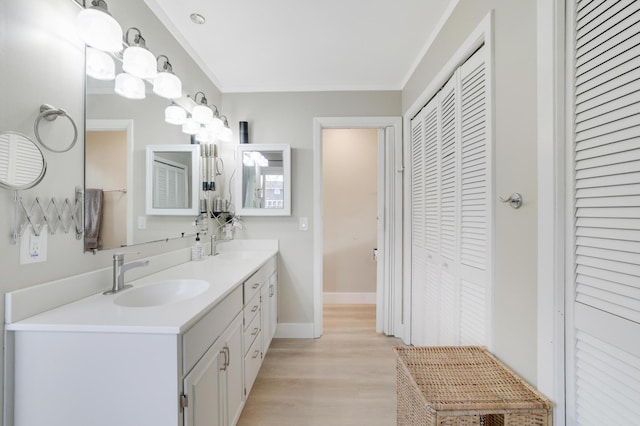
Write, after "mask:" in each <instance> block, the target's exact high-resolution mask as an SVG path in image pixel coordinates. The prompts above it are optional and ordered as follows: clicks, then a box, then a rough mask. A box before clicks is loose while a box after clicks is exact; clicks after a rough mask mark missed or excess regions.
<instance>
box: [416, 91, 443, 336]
mask: <svg viewBox="0 0 640 426" xmlns="http://www.w3.org/2000/svg"><path fill="white" fill-rule="evenodd" d="M411 136H412V140H411V239H412V247H411V280H412V282H413V283H415V285H413V286H412V298H411V300H412V312H413V319H412V331H411V334H412V337H411V340H412V341H413V342H418V343H417V344H421V345H427V344H436V340H435V339H436V338H437V334H436V331H435V330H437V329H436V328H435V327H436V325H437V313H438V310H437V305H438V297H439V296H438V294H439V293H438V285H437V281H438V275H439V271H438V269H437V268H434V262H433V257H434V255H436V256H437V253H438V238H439V232H438V227H437V219H438V218H437V216H438V210H437V206H436V208H435V209H434V206H433V203H434V202H437V198H438V172H437V152H438V140H439V129H438V109H437V99H434V100H433V101H431V102H430V103H429V104H428V105H427V106H425V107H424V108H423V109H422V111H420V113H419V114H418V115H417V116H416V117H415V118H414V119H413V120H412V121H411ZM427 156H428V158H427ZM427 204H429V207H427ZM428 260H429V261H428Z"/></svg>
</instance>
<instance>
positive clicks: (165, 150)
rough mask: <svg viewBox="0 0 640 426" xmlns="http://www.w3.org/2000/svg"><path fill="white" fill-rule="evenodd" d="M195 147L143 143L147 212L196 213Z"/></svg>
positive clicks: (197, 164) (196, 167)
mask: <svg viewBox="0 0 640 426" xmlns="http://www.w3.org/2000/svg"><path fill="white" fill-rule="evenodd" d="M199 147H200V146H199V145H148V146H147V188H146V194H147V195H146V198H147V209H146V210H147V214H149V215H175V216H177V215H197V214H198V210H197V200H198V186H197V183H196V182H197V180H198V175H199V168H198V166H199V162H198V158H199V157H200V150H199Z"/></svg>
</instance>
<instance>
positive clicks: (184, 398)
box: [180, 394, 189, 411]
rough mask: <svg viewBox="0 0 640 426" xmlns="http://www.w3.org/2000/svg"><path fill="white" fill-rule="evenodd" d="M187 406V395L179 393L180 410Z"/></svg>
mask: <svg viewBox="0 0 640 426" xmlns="http://www.w3.org/2000/svg"><path fill="white" fill-rule="evenodd" d="M188 406H189V397H188V396H187V395H185V394H182V395H180V410H181V411H182V410H184V409H185V408H187V407H188Z"/></svg>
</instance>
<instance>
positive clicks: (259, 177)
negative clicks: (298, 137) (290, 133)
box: [236, 144, 291, 216]
mask: <svg viewBox="0 0 640 426" xmlns="http://www.w3.org/2000/svg"><path fill="white" fill-rule="evenodd" d="M237 149H238V152H237V154H236V159H237V163H236V173H237V175H238V176H237V178H236V200H239V201H238V206H237V208H236V213H237V214H238V215H240V216H290V215H291V147H290V146H289V145H285V144H277V145H266V144H264V145H262V144H257V145H254V144H242V145H238V148H237Z"/></svg>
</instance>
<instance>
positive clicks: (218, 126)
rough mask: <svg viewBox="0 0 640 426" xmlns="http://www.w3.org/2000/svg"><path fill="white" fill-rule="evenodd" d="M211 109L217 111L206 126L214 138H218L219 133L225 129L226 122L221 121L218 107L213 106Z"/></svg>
mask: <svg viewBox="0 0 640 426" xmlns="http://www.w3.org/2000/svg"><path fill="white" fill-rule="evenodd" d="M210 107H211V108H215V109H214V110H213V118H212V119H211V121H209V122H208V123H207V124H206V126H207V129H209V131H210V132H211V133H212V134H213V135H214V136H217V135H218V133H220V131H221V130H222V129H223V128H224V122H223V121H222V120H221V119H220V112H219V111H218V107H217V106H215V105H213V104H211V105H210Z"/></svg>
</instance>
